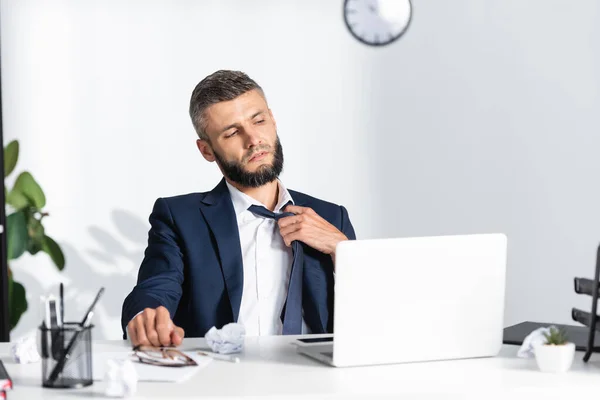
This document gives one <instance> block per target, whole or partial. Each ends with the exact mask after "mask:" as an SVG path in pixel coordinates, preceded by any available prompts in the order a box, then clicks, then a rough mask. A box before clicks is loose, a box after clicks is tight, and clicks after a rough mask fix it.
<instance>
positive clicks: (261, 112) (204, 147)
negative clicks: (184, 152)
mask: <svg viewBox="0 0 600 400" xmlns="http://www.w3.org/2000/svg"><path fill="white" fill-rule="evenodd" d="M205 119H206V133H207V135H208V137H209V138H210V141H209V142H208V141H205V140H198V141H197V143H198V148H199V149H200V152H201V153H202V155H203V156H204V158H205V159H207V160H208V161H216V162H217V164H218V165H219V168H220V169H221V172H222V173H223V175H224V176H225V177H226V178H228V179H229V180H231V181H233V182H235V183H238V184H240V185H241V186H244V187H259V186H262V185H264V184H266V183H268V182H272V181H273V180H275V179H276V178H277V177H278V176H279V174H280V173H281V171H282V169H283V150H282V148H281V144H280V143H279V138H278V136H277V125H276V124H275V120H274V119H273V115H272V114H271V110H269V108H268V106H267V103H266V101H265V99H264V98H263V97H262V95H261V94H260V92H258V91H257V90H251V91H249V92H246V93H244V94H242V95H241V96H238V97H237V98H235V99H233V100H230V101H224V102H221V103H217V104H214V105H212V106H210V107H209V108H208V109H207V110H206V111H205Z"/></svg>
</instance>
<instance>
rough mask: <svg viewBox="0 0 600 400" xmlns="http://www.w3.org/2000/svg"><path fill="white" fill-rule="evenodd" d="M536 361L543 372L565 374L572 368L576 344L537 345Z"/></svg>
mask: <svg viewBox="0 0 600 400" xmlns="http://www.w3.org/2000/svg"><path fill="white" fill-rule="evenodd" d="M534 354H535V361H536V362H537V365H538V368H539V369H540V371H542V372H565V371H568V370H569V368H571V365H572V364H573V358H574V357H575V344H574V343H566V344H562V345H558V346H556V345H548V344H537V345H536V346H535V347H534Z"/></svg>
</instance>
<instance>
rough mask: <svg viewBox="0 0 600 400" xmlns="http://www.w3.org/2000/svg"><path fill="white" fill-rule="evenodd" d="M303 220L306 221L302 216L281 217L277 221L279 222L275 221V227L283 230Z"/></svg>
mask: <svg viewBox="0 0 600 400" xmlns="http://www.w3.org/2000/svg"><path fill="white" fill-rule="evenodd" d="M304 220H306V217H305V216H304V215H302V214H299V215H291V216H289V217H283V218H281V219H279V221H277V225H279V227H280V228H284V227H286V226H288V225H292V224H297V223H300V222H302V221H304Z"/></svg>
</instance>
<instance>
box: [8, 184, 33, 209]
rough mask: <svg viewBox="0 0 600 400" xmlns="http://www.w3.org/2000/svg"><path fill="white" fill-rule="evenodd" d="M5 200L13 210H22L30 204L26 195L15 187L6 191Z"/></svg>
mask: <svg viewBox="0 0 600 400" xmlns="http://www.w3.org/2000/svg"><path fill="white" fill-rule="evenodd" d="M6 202H7V203H8V204H10V205H11V206H12V207H13V208H14V209H15V210H22V209H24V208H26V207H29V206H31V205H32V204H31V202H30V201H29V199H28V198H27V196H25V195H24V194H23V193H21V192H20V191H18V190H15V189H13V190H11V191H10V192H9V193H8V195H7V196H6Z"/></svg>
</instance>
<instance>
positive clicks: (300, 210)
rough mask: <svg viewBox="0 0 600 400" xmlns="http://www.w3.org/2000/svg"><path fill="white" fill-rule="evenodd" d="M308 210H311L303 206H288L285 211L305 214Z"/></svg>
mask: <svg viewBox="0 0 600 400" xmlns="http://www.w3.org/2000/svg"><path fill="white" fill-rule="evenodd" d="M308 210H310V208H308V207H301V206H294V205H292V204H290V205H288V206H286V207H285V208H284V209H283V211H286V212H291V213H294V214H304V213H305V212H307V211H308Z"/></svg>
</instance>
